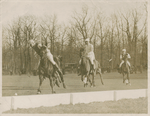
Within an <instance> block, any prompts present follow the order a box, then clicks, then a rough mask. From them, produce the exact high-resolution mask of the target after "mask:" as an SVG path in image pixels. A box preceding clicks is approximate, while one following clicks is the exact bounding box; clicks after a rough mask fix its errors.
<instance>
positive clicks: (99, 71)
mask: <svg viewBox="0 0 150 116" xmlns="http://www.w3.org/2000/svg"><path fill="white" fill-rule="evenodd" d="M98 73H99V76H100V79H101V83H102V85H104V82H103V77H102V72H101V69H98Z"/></svg>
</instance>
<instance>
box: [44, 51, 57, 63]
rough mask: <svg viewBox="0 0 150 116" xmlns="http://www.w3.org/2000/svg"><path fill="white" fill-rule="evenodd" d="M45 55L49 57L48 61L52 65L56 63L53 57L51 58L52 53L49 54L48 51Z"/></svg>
mask: <svg viewBox="0 0 150 116" xmlns="http://www.w3.org/2000/svg"><path fill="white" fill-rule="evenodd" d="M46 57H47V58H48V59H49V61H50V62H51V63H52V64H53V65H55V64H56V62H55V61H54V59H53V55H52V54H51V52H50V51H48V52H47V53H46Z"/></svg>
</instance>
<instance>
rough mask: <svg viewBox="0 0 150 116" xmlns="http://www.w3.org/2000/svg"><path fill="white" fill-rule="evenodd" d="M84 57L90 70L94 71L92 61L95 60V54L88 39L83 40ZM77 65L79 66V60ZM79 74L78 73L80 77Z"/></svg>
mask: <svg viewBox="0 0 150 116" xmlns="http://www.w3.org/2000/svg"><path fill="white" fill-rule="evenodd" d="M84 56H85V57H87V58H88V59H89V60H90V62H91V69H92V70H94V60H95V54H94V49H93V45H92V44H91V43H90V39H89V38H87V39H85V46H84ZM79 65H81V59H80V61H79ZM80 73H81V72H79V75H80Z"/></svg>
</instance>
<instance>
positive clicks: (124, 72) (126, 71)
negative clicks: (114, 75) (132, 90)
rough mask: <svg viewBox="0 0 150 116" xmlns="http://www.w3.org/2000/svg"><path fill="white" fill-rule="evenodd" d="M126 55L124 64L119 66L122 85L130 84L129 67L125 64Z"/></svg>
mask: <svg viewBox="0 0 150 116" xmlns="http://www.w3.org/2000/svg"><path fill="white" fill-rule="evenodd" d="M127 60H128V58H127V54H126V55H125V56H124V63H123V64H122V66H121V73H122V75H123V83H125V82H126V84H130V85H131V83H130V79H129V78H130V68H129V65H128V64H127ZM125 75H127V78H126V79H125Z"/></svg>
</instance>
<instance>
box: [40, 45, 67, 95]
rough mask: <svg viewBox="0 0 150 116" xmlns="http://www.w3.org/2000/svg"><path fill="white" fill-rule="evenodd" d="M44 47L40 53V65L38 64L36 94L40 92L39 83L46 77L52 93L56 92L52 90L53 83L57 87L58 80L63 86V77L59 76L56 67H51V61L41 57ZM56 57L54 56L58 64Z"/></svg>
mask: <svg viewBox="0 0 150 116" xmlns="http://www.w3.org/2000/svg"><path fill="white" fill-rule="evenodd" d="M44 50H45V48H44V47H42V48H41V51H40V54H41V56H42V57H41V59H40V65H39V80H40V82H39V88H38V92H37V93H38V94H39V93H41V85H42V82H43V81H44V79H45V78H46V77H47V78H49V81H50V86H51V89H52V93H56V92H55V90H54V86H55V84H56V85H57V86H58V87H59V82H60V83H61V82H62V83H63V87H64V88H65V83H64V79H63V78H61V77H60V76H59V73H58V72H57V71H56V69H55V68H54V67H53V65H52V63H51V62H50V61H49V60H48V59H47V58H46V57H43V54H44ZM58 59H59V58H58V57H54V60H55V62H56V63H57V64H58V65H59V64H60V62H59V60H58Z"/></svg>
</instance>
